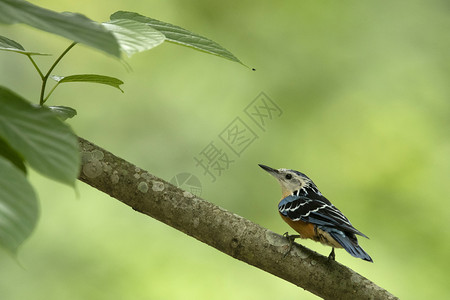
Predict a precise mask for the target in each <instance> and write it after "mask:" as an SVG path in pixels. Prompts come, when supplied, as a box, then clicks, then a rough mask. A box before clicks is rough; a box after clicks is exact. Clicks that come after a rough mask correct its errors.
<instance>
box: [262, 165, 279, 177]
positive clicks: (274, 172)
mask: <svg viewBox="0 0 450 300" xmlns="http://www.w3.org/2000/svg"><path fill="white" fill-rule="evenodd" d="M258 166H260V167H261V168H262V169H264V170H265V171H267V172H268V173H269V174H270V175H272V176H274V177H275V178H278V176H279V174H280V172H279V171H278V170H277V169H272V168H271V167H268V166H266V165H261V164H258Z"/></svg>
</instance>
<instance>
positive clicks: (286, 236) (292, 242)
mask: <svg viewBox="0 0 450 300" xmlns="http://www.w3.org/2000/svg"><path fill="white" fill-rule="evenodd" d="M283 236H284V237H285V238H287V239H288V241H289V249H288V251H286V253H285V254H284V255H283V257H286V255H288V254H289V252H291V250H292V246H293V244H294V241H295V239H297V238H299V237H300V235H298V234H293V235H289V233H288V232H285V233H284V234H283Z"/></svg>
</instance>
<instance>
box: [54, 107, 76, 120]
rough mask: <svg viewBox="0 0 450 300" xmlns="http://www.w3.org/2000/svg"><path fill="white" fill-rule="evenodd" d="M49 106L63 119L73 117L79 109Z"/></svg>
mask: <svg viewBox="0 0 450 300" xmlns="http://www.w3.org/2000/svg"><path fill="white" fill-rule="evenodd" d="M48 108H49V109H50V110H51V111H52V112H54V113H55V114H56V115H57V116H58V117H59V118H60V119H61V120H63V121H65V120H67V119H70V118H73V117H75V116H76V115H77V111H76V110H75V109H73V108H72V107H68V106H49V107H48Z"/></svg>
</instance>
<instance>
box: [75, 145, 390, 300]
mask: <svg viewBox="0 0 450 300" xmlns="http://www.w3.org/2000/svg"><path fill="white" fill-rule="evenodd" d="M79 141H80V148H81V152H82V166H81V172H80V176H79V179H80V180H81V181H83V182H85V183H87V184H89V185H91V186H92V187H94V188H96V189H98V190H100V191H103V192H104V193H107V194H108V195H110V196H111V197H113V198H115V199H117V200H119V201H121V202H123V203H124V204H126V205H128V206H130V207H132V208H133V209H134V210H136V211H138V212H141V213H143V214H146V215H148V216H150V217H152V218H155V219H157V220H159V221H161V222H164V223H166V224H167V225H169V226H172V227H174V228H176V229H178V230H180V231H182V232H184V233H186V234H188V235H190V236H192V237H194V238H196V239H198V240H199V241H201V242H203V243H205V244H208V245H210V246H212V247H214V248H216V249H218V250H219V251H222V252H224V253H226V254H228V255H230V256H232V257H234V258H236V259H239V260H241V261H244V262H246V263H248V264H250V265H253V266H255V267H257V268H259V269H262V270H264V271H266V272H269V273H271V274H273V275H275V276H277V277H280V278H283V279H285V280H287V281H289V282H291V283H293V284H295V285H297V286H299V287H302V288H304V289H306V290H308V291H310V292H311V293H314V294H316V295H317V296H319V297H322V298H324V299H398V298H396V297H395V296H393V295H392V294H390V293H389V292H388V291H386V290H384V289H382V288H381V287H379V286H377V285H376V284H374V283H373V282H371V281H370V280H368V279H367V278H365V277H363V276H361V275H359V274H358V273H356V272H354V271H353V270H351V269H349V268H347V267H346V266H344V265H341V264H340V263H338V262H335V261H328V259H327V257H325V256H322V255H320V254H317V253H316V252H314V251H311V250H309V249H308V248H305V247H303V246H301V245H298V244H294V247H293V249H292V251H291V252H290V253H289V254H288V255H287V256H286V257H284V253H286V251H287V249H288V247H289V243H288V242H287V240H286V238H284V237H282V236H281V235H278V234H276V233H273V232H271V231H270V230H267V229H265V228H263V227H261V226H259V225H257V224H255V223H253V222H251V221H249V220H247V219H245V218H243V217H241V216H238V215H236V214H234V213H232V212H229V211H227V210H225V209H223V208H221V207H218V206H216V205H214V204H212V203H210V202H207V201H205V200H203V199H200V198H198V197H196V196H195V195H193V194H191V193H189V192H186V191H183V190H181V189H179V188H177V187H175V186H173V185H172V184H170V183H168V182H166V181H164V180H162V179H160V178H158V177H156V176H154V175H152V174H150V173H149V172H147V171H145V170H142V169H140V168H138V167H136V166H135V165H133V164H131V163H129V162H127V161H125V160H123V159H121V158H119V157H116V156H114V155H113V154H112V153H110V152H108V151H106V150H104V149H102V148H100V147H98V146H96V145H94V144H92V143H90V142H89V141H86V140H84V139H82V138H80V139H79Z"/></svg>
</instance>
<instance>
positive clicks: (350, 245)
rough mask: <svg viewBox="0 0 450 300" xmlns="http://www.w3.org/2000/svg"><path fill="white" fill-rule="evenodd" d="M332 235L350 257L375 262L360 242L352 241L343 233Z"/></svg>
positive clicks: (331, 233)
mask: <svg viewBox="0 0 450 300" xmlns="http://www.w3.org/2000/svg"><path fill="white" fill-rule="evenodd" d="M330 235H331V236H332V237H333V238H334V239H335V240H336V241H337V242H338V243H339V244H340V245H341V246H342V247H343V248H344V249H345V250H346V251H347V252H348V253H350V255H352V256H354V257H357V258H361V259H364V260H367V261H370V262H373V260H372V258H371V257H370V255H369V254H367V253H366V251H364V250H363V248H361V247H360V246H359V245H358V241H357V240H355V241H352V240H351V239H350V238H349V237H348V236H346V235H345V234H344V233H343V232H330Z"/></svg>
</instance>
